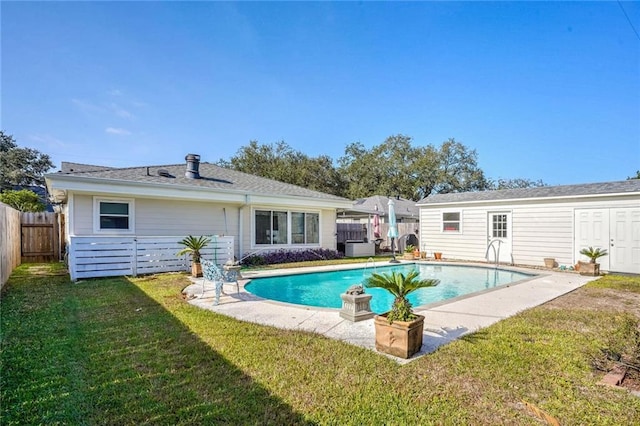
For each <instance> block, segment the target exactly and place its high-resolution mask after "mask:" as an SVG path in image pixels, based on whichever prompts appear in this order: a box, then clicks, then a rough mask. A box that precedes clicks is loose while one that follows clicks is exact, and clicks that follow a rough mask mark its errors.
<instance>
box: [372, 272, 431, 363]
mask: <svg viewBox="0 0 640 426" xmlns="http://www.w3.org/2000/svg"><path fill="white" fill-rule="evenodd" d="M419 274H420V273H419V272H418V271H411V272H409V273H408V274H407V275H406V276H405V275H404V274H402V273H400V272H391V273H390V274H376V273H374V274H372V275H371V276H370V277H369V278H367V279H366V280H365V281H364V285H365V287H368V288H375V287H377V288H382V289H385V290H387V291H388V292H389V293H391V294H392V295H393V296H394V300H393V304H392V306H391V310H390V311H389V312H386V313H384V314H382V315H376V316H375V317H374V324H375V330H376V349H377V350H378V351H380V352H385V353H388V354H390V355H394V356H397V357H400V358H405V359H406V358H410V357H411V356H412V355H413V354H415V353H416V352H419V351H420V348H421V347H422V332H423V329H424V315H417V314H415V313H414V312H413V309H412V306H411V303H410V302H409V299H407V296H408V295H409V294H411V293H413V292H414V291H416V290H418V289H421V288H426V287H433V286H435V285H438V283H439V282H440V281H439V280H436V279H425V280H421V279H419V278H418V276H419Z"/></svg>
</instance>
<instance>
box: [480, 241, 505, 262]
mask: <svg viewBox="0 0 640 426" xmlns="http://www.w3.org/2000/svg"><path fill="white" fill-rule="evenodd" d="M495 243H498V249H497V250H496V246H495ZM501 244H502V240H500V239H498V238H495V239H493V240H489V244H487V251H486V252H485V254H484V257H485V259H487V263H489V249H493V258H494V259H495V266H496V268H497V267H498V266H500V245H501Z"/></svg>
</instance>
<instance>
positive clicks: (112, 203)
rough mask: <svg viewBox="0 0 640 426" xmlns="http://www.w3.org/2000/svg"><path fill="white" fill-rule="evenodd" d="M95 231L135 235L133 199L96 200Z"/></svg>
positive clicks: (94, 208)
mask: <svg viewBox="0 0 640 426" xmlns="http://www.w3.org/2000/svg"><path fill="white" fill-rule="evenodd" d="M93 211H94V218H93V230H94V231H95V232H97V233H113V234H122V233H133V231H134V215H133V212H134V203H133V200H131V199H112V198H94V199H93Z"/></svg>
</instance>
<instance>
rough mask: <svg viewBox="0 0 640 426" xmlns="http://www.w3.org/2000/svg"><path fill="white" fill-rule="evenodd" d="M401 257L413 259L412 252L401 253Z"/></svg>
mask: <svg viewBox="0 0 640 426" xmlns="http://www.w3.org/2000/svg"><path fill="white" fill-rule="evenodd" d="M402 258H403V259H404V260H413V252H411V253H405V254H403V255H402Z"/></svg>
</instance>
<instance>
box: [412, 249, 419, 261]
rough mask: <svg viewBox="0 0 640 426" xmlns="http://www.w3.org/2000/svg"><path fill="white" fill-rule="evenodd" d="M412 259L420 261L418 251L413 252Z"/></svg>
mask: <svg viewBox="0 0 640 426" xmlns="http://www.w3.org/2000/svg"><path fill="white" fill-rule="evenodd" d="M413 258H414V259H420V250H414V251H413Z"/></svg>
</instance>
